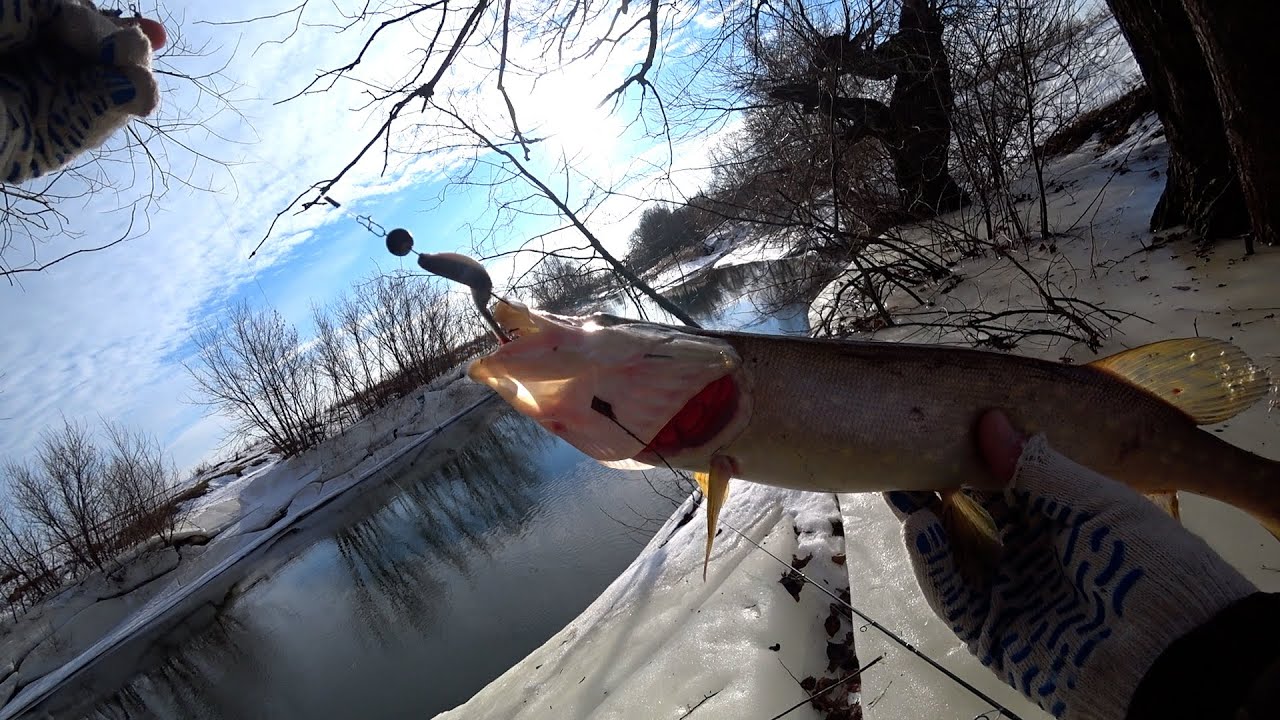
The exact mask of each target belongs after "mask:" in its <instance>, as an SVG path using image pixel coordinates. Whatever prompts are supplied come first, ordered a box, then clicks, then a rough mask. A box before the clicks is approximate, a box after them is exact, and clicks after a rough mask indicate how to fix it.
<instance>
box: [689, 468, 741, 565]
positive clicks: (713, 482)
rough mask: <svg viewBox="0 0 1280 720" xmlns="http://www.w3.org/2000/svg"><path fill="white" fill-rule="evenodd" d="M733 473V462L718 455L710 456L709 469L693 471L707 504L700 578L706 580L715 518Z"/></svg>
mask: <svg viewBox="0 0 1280 720" xmlns="http://www.w3.org/2000/svg"><path fill="white" fill-rule="evenodd" d="M732 475H733V463H732V462H731V461H730V460H729V459H728V458H724V457H720V456H718V455H717V456H715V457H713V458H711V471H710V472H698V473H694V474H693V477H694V479H695V480H697V482H698V487H700V488H702V495H703V498H704V502H706V504H707V552H706V555H704V556H703V558H702V580H703V582H706V579H707V566H708V565H710V564H711V546H712V544H713V543H715V539H716V520H717V519H719V517H720V508H722V507H724V501H725V498H727V497H729V478H730V477H732Z"/></svg>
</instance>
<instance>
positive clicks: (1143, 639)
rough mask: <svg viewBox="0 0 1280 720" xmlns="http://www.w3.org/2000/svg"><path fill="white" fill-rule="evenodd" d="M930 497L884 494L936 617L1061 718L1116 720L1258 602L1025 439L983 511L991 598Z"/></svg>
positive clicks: (1153, 519)
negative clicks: (1198, 638)
mask: <svg viewBox="0 0 1280 720" xmlns="http://www.w3.org/2000/svg"><path fill="white" fill-rule="evenodd" d="M931 496H932V494H931V493H929V494H921V493H905V492H895V493H888V494H886V499H887V500H888V502H889V505H890V507H891V508H892V509H893V511H894V513H895V514H897V516H898V518H899V519H900V520H902V521H903V539H904V540H905V542H906V545H907V550H908V552H909V554H910V556H911V563H912V565H913V566H914V568H915V574H916V580H917V581H918V582H919V583H920V588H921V590H922V591H923V592H924V595H925V597H926V598H927V599H928V602H929V605H930V607H932V608H933V611H934V612H935V613H937V614H938V616H939V617H940V618H942V619H943V620H945V621H946V622H947V623H948V625H950V627H951V629H952V630H953V631H954V632H955V633H956V635H958V636H959V637H960V639H961V640H963V641H964V642H965V644H966V645H967V646H968V648H969V651H970V652H972V653H973V654H974V655H975V656H977V657H978V658H979V659H981V661H982V663H983V665H986V666H987V667H988V668H990V669H991V671H992V672H994V673H995V674H996V676H997V677H999V678H1001V679H1002V680H1004V681H1005V682H1007V683H1008V684H1009V685H1011V686H1013V687H1014V688H1015V689H1017V690H1019V691H1021V692H1022V693H1023V694H1024V695H1026V696H1027V697H1028V698H1030V699H1031V700H1032V701H1033V702H1035V703H1036V704H1038V705H1039V706H1040V707H1041V708H1043V709H1045V710H1047V711H1048V712H1050V713H1052V714H1053V715H1054V716H1056V717H1059V718H1100V719H1101V718H1106V719H1107V720H1116V719H1118V718H1124V717H1125V713H1126V712H1127V710H1128V707H1129V702H1130V700H1131V699H1132V697H1133V694H1134V691H1135V690H1136V689H1137V686H1138V683H1139V682H1140V681H1141V680H1142V677H1143V675H1145V674H1146V672H1147V670H1149V669H1150V667H1151V665H1152V663H1154V662H1155V660H1156V658H1157V657H1158V656H1159V655H1160V653H1161V652H1163V651H1164V650H1165V648H1167V647H1168V646H1169V644H1170V643H1172V642H1173V641H1174V640H1176V639H1178V638H1179V637H1181V636H1182V635H1184V634H1186V633H1187V632H1189V631H1190V630H1192V629H1194V628H1195V627H1197V626H1199V625H1201V624H1203V623H1204V622H1206V621H1207V620H1209V619H1210V618H1211V617H1213V616H1214V615H1215V614H1217V613H1218V612H1219V611H1221V610H1222V609H1224V608H1225V607H1226V606H1228V605H1230V604H1231V603H1232V602H1234V601H1236V600H1239V599H1240V598H1243V597H1244V596H1246V595H1248V594H1250V593H1252V592H1255V591H1256V590H1257V588H1255V587H1254V586H1253V585H1252V584H1251V583H1249V581H1247V580H1246V579H1245V578H1244V577H1243V576H1241V575H1240V573H1239V572H1237V571H1236V570H1235V569H1234V568H1232V567H1231V566H1230V565H1228V564H1227V563H1226V561H1224V560H1223V559H1222V558H1221V557H1219V556H1218V555H1217V554H1216V553H1214V552H1213V550H1211V549H1210V548H1209V546H1208V545H1206V544H1205V542H1204V541H1203V540H1201V539H1200V538H1199V537H1197V536H1195V535H1192V534H1191V533H1190V532H1188V531H1187V530H1185V529H1184V528H1183V527H1182V526H1181V525H1180V524H1179V523H1178V522H1177V521H1175V520H1174V519H1173V518H1171V517H1169V516H1168V515H1167V514H1165V513H1164V512H1163V511H1161V510H1160V509H1159V508H1157V507H1156V505H1155V504H1154V503H1151V502H1150V501H1148V500H1147V499H1146V498H1144V497H1142V496H1141V495H1139V494H1138V493H1136V492H1134V491H1133V490H1131V489H1129V488H1127V487H1125V486H1124V485H1121V484H1119V483H1117V482H1115V481H1113V480H1110V479H1108V478H1105V477H1103V476H1101V475H1098V474H1097V473H1094V472H1093V471H1091V470H1089V469H1087V468H1085V467H1082V466H1080V465H1077V464H1076V463H1074V462H1072V461H1071V460H1068V459H1067V458H1065V457H1063V456H1062V455H1060V454H1058V453H1057V452H1055V451H1054V450H1053V449H1051V448H1050V447H1049V445H1048V443H1047V442H1046V441H1045V439H1044V437H1043V436H1037V437H1034V438H1032V439H1031V440H1029V441H1028V442H1027V443H1026V445H1025V447H1024V449H1023V452H1022V455H1021V457H1020V458H1019V460H1018V465H1017V469H1016V470H1015V472H1014V474H1013V481H1012V483H1011V484H1010V485H1009V487H1008V488H1007V489H1006V491H1005V492H1004V494H1003V495H1000V494H998V493H994V494H992V496H991V497H990V498H988V499H986V500H985V501H984V503H983V504H984V505H985V506H986V507H987V510H988V511H989V512H990V513H991V514H992V517H993V518H994V519H995V521H996V525H997V527H998V528H999V530H1000V537H1001V541H1002V542H1003V545H1004V556H1003V558H1002V559H1001V562H1000V566H999V568H998V571H997V572H996V574H995V576H994V578H993V580H992V581H991V583H990V586H988V587H972V586H970V585H969V584H968V583H966V582H965V581H964V580H963V579H961V577H960V575H959V574H958V573H957V570H956V565H955V562H954V558H953V557H952V554H951V550H950V545H949V543H948V540H947V536H946V533H945V532H944V530H943V528H942V525H941V524H940V523H939V520H938V517H937V515H936V514H935V513H934V512H933V511H932V510H931V509H929V507H928V505H929V501H928V499H929V498H930V497H931Z"/></svg>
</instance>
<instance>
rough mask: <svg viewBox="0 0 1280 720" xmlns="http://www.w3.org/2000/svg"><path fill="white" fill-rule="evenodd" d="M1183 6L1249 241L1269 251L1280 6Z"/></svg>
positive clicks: (1276, 206) (1279, 199) (1279, 149)
mask: <svg viewBox="0 0 1280 720" xmlns="http://www.w3.org/2000/svg"><path fill="white" fill-rule="evenodd" d="M1183 6H1184V7H1185V8H1186V11H1187V15H1188V17H1189V18H1190V21H1191V26H1192V28H1194V30H1195V34H1196V38H1197V39H1198V40H1199V41H1200V49H1201V50H1202V51H1203V52H1204V59H1205V61H1206V62H1207V64H1208V68H1209V73H1210V75H1211V76H1212V77H1213V84H1214V88H1215V90H1216V91H1217V97H1218V106H1219V107H1220V108H1221V112H1222V121H1223V126H1224V128H1225V129H1226V138H1227V142H1228V143H1229V144H1230V146H1231V151H1232V156H1233V158H1234V160H1235V169H1236V174H1237V179H1238V181H1239V183H1240V188H1241V190H1243V192H1244V201H1245V205H1246V206H1247V207H1248V209H1249V218H1250V221H1251V225H1252V228H1253V235H1254V237H1255V238H1256V239H1258V240H1261V241H1262V242H1264V243H1266V244H1268V245H1274V244H1275V243H1276V242H1277V241H1280V192H1278V191H1277V189H1278V188H1280V133H1277V132H1276V123H1275V113H1274V111H1273V109H1272V108H1273V106H1272V105H1271V102H1273V97H1272V96H1274V95H1275V89H1276V78H1275V73H1276V70H1277V63H1276V60H1277V58H1278V57H1280V54H1278V53H1277V52H1276V46H1275V37H1274V35H1275V31H1276V28H1277V27H1280V4H1277V3H1276V2H1274V1H1269V2H1223V0H1183ZM1250 250H1252V248H1250Z"/></svg>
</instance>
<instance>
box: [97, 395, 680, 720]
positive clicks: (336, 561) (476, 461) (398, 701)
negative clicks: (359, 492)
mask: <svg viewBox="0 0 1280 720" xmlns="http://www.w3.org/2000/svg"><path fill="white" fill-rule="evenodd" d="M651 476H652V473H651ZM364 495H365V497H364V498H362V500H361V502H362V503H363V506H357V507H356V508H355V509H354V510H351V511H350V512H352V513H354V514H355V517H348V518H346V520H347V523H346V524H345V526H343V527H340V528H331V527H328V528H326V527H325V526H324V524H323V523H320V524H319V525H318V526H317V528H318V529H320V530H323V531H325V532H326V533H328V534H327V535H326V537H324V539H321V540H319V541H312V542H310V543H309V544H307V545H306V546H305V547H303V548H301V549H296V552H297V555H296V557H295V558H294V559H293V560H292V561H290V562H289V563H288V564H287V565H285V566H283V567H281V568H279V569H278V571H276V572H275V573H274V574H272V575H271V576H270V577H269V578H267V579H266V580H264V581H263V582H261V583H260V584H259V585H257V586H255V587H253V588H252V589H250V590H248V591H246V592H244V593H243V594H242V595H241V596H240V597H238V598H237V599H236V600H234V601H233V602H232V603H231V604H230V605H229V606H228V607H227V608H226V609H225V610H224V611H223V612H222V613H220V614H219V615H218V616H217V617H216V619H215V620H214V621H213V624H212V626H210V627H209V628H208V629H207V630H206V631H203V632H202V633H201V634H199V635H198V636H197V637H195V638H194V639H191V640H190V641H187V642H183V641H182V640H181V639H177V640H174V641H173V643H172V644H178V645H179V646H178V648H177V649H176V650H175V649H173V648H171V647H163V648H159V649H157V651H156V653H155V655H157V656H164V660H163V662H162V663H161V664H159V666H158V667H154V668H153V669H152V670H150V671H148V672H146V673H144V674H142V675H139V676H136V677H134V678H133V679H132V680H131V681H130V682H129V683H128V685H127V686H125V687H124V688H123V689H120V690H119V691H116V692H115V693H114V695H112V696H111V697H110V698H108V699H106V700H105V701H101V702H99V703H98V704H97V705H96V706H95V707H93V709H92V711H91V712H90V713H89V715H88V717H93V718H151V717H156V718H177V717H181V718H238V717H255V716H256V717H261V716H271V717H298V718H302V717H389V716H402V715H405V714H408V715H411V716H414V717H420V716H429V715H431V714H433V713H434V712H438V711H441V710H444V709H448V708H449V707H452V706H454V705H456V704H457V703H460V702H462V701H464V700H465V699H466V698H467V697H470V695H471V694H473V693H474V692H475V691H476V690H478V689H479V688H480V687H482V686H483V685H484V684H485V683H486V682H488V681H489V680H490V679H492V678H493V677H496V676H497V675H498V674H500V673H501V672H502V671H503V670H504V669H505V668H506V667H509V666H510V665H511V664H512V663H514V662H516V661H518V660H519V658H520V657H523V656H524V655H525V654H527V653H528V652H529V651H531V650H532V649H533V648H534V647H536V646H537V645H539V644H541V642H542V641H544V640H545V639H546V638H547V637H548V636H550V635H551V634H553V633H554V632H555V631H557V630H558V629H559V628H560V627H562V626H563V624H564V623H566V622H567V621H569V620H571V619H572V618H573V617H575V616H576V615H577V614H578V613H579V612H581V610H582V609H583V608H584V607H585V606H586V605H587V604H589V603H590V601H591V600H592V599H594V597H595V596H596V595H598V594H599V592H600V591H601V590H603V588H604V586H605V585H607V584H608V583H609V582H610V581H611V580H612V579H613V578H614V577H616V575H617V574H618V573H619V572H620V571H621V570H622V569H623V568H625V567H626V565H627V564H628V563H629V562H630V561H631V559H632V558H633V557H634V556H635V553H636V552H637V551H638V550H639V547H640V546H641V544H642V543H643V541H644V540H645V539H646V538H645V537H640V538H639V539H638V540H639V541H638V542H637V538H636V535H635V533H634V532H633V531H632V530H630V529H628V528H627V527H625V526H624V525H623V524H621V523H618V522H616V521H614V520H611V519H609V518H610V516H611V515H612V516H619V517H621V516H624V515H625V514H626V513H631V512H635V513H637V514H642V515H645V516H652V517H664V516H665V515H666V514H669V513H670V509H671V506H670V503H669V501H667V500H665V499H663V498H661V497H660V496H659V495H658V494H657V493H655V492H654V490H652V489H650V487H649V486H648V485H647V484H646V483H645V481H644V480H643V479H641V478H640V477H639V476H638V475H637V474H634V473H622V472H620V471H612V470H608V469H604V468H601V467H600V466H599V465H597V464H595V463H593V462H590V461H586V460H585V458H584V457H583V456H582V455H580V454H579V453H577V451H575V450H573V449H572V448H570V447H569V446H567V445H565V444H564V443H562V442H560V441H558V440H556V439H554V438H553V437H552V436H550V435H548V434H546V433H545V432H543V431H542V430H541V429H540V428H538V427H537V426H536V425H535V424H533V423H532V422H529V421H527V420H526V419H524V418H523V417H521V416H519V415H516V414H515V413H513V412H510V411H506V410H504V411H502V412H501V413H500V414H499V415H498V416H497V418H496V419H495V420H494V421H493V423H492V424H491V425H489V426H488V427H486V428H484V429H480V430H477V431H475V432H474V434H473V435H472V437H470V438H469V439H468V440H467V442H466V444H465V445H463V446H461V447H457V448H453V449H450V450H447V451H444V452H441V451H439V450H437V451H434V452H426V453H423V455H422V456H421V457H419V458H415V459H413V460H412V461H411V463H410V464H409V466H408V467H403V468H401V469H399V471H398V474H397V476H396V477H395V478H394V480H392V481H389V482H386V483H384V485H383V486H382V487H380V488H375V489H371V490H370V491H369V492H366V493H364ZM317 528H313V530H315V529H317ZM651 531H652V530H650V532H651ZM300 532H302V533H306V532H308V530H307V528H305V527H304V528H302V529H301V530H300ZM642 534H643V533H642Z"/></svg>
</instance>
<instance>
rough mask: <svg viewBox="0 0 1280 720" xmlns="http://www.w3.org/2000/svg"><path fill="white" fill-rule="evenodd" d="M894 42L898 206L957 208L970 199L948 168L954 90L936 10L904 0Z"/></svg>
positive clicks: (922, 211) (924, 211)
mask: <svg viewBox="0 0 1280 720" xmlns="http://www.w3.org/2000/svg"><path fill="white" fill-rule="evenodd" d="M894 43H895V45H897V48H896V52H897V55H898V57H899V58H900V63H899V67H898V74H897V81H896V82H895V83H894V85H893V96H892V98H891V99H890V101H889V116H890V118H891V122H892V128H893V129H892V131H891V132H890V134H889V137H887V138H886V142H887V144H888V145H889V149H890V153H891V154H892V156H893V174H894V178H895V179H896V180H897V182H898V192H899V193H900V195H901V199H902V208H903V209H904V210H906V211H907V212H909V213H911V214H913V215H922V216H932V215H937V214H940V213H944V212H948V211H951V210H956V209H959V208H960V207H961V206H963V205H964V204H965V203H967V202H968V197H967V196H966V195H965V193H964V191H963V190H961V189H960V186H959V185H957V184H956V181H955V180H953V179H952V177H951V171H950V169H949V168H948V167H947V150H948V146H949V145H950V144H951V115H952V113H953V111H954V110H955V92H954V91H953V90H952V88H951V63H950V62H949V61H948V60H947V50H946V47H945V46H944V45H943V44H942V18H940V17H939V16H938V10H937V8H936V7H934V6H933V4H932V3H929V2H927V1H926V0H904V2H903V3H902V13H901V15H899V18H898V33H897V35H895V36H894Z"/></svg>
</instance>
